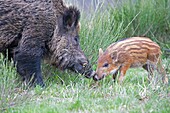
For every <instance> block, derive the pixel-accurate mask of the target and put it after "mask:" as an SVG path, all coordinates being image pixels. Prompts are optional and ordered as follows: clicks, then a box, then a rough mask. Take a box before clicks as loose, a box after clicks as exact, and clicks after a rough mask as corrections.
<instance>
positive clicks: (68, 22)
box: [63, 6, 80, 30]
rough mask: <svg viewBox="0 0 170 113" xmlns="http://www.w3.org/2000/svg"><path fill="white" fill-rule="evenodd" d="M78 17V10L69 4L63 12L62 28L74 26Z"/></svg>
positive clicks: (77, 21)
mask: <svg viewBox="0 0 170 113" xmlns="http://www.w3.org/2000/svg"><path fill="white" fill-rule="evenodd" d="M79 19H80V11H79V10H78V9H77V8H75V7H73V6H70V7H69V8H67V9H66V11H65V12H64V14H63V25H64V28H66V29H67V30H69V29H70V28H73V27H74V28H76V27H77V25H78V23H79Z"/></svg>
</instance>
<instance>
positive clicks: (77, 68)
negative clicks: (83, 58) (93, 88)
mask: <svg viewBox="0 0 170 113" xmlns="http://www.w3.org/2000/svg"><path fill="white" fill-rule="evenodd" d="M68 69H69V70H71V71H73V72H75V73H80V74H82V75H84V76H85V77H86V78H91V77H93V75H94V74H95V72H94V71H93V70H92V68H91V66H89V64H86V65H84V64H81V63H72V64H71V63H70V64H69V66H68Z"/></svg>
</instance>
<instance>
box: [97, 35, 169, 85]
mask: <svg viewBox="0 0 170 113" xmlns="http://www.w3.org/2000/svg"><path fill="white" fill-rule="evenodd" d="M160 57H161V50H160V47H159V45H158V44H156V43H155V42H153V41H152V40H150V39H149V38H144V37H132V38H127V39H125V40H122V41H119V42H116V43H113V44H111V45H110V46H109V47H108V48H107V49H106V51H105V52H102V50H101V49H100V51H99V59H98V65H97V71H96V73H97V75H96V76H95V77H94V79H96V80H99V79H102V78H103V77H104V76H106V75H109V74H110V73H111V74H113V78H115V76H116V74H117V72H118V71H120V77H119V82H122V81H123V78H124V76H125V74H126V71H127V70H128V69H129V68H131V67H140V66H143V68H144V69H145V70H147V71H148V73H149V76H148V77H149V79H150V78H151V75H152V74H153V72H152V71H153V70H154V69H157V70H158V71H159V72H160V73H161V74H162V75H163V82H164V83H168V78H167V76H166V73H165V71H164V69H163V67H162V65H161V58H160Z"/></svg>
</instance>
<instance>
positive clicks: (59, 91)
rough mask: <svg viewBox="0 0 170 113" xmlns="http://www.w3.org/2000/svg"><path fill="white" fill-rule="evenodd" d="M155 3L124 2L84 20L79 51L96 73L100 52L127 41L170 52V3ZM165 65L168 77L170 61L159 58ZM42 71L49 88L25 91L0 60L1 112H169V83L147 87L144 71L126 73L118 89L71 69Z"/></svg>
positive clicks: (107, 81)
mask: <svg viewBox="0 0 170 113" xmlns="http://www.w3.org/2000/svg"><path fill="white" fill-rule="evenodd" d="M154 1H155V0H136V2H135V3H133V4H132V3H131V2H125V3H123V6H122V7H116V8H114V9H113V8H109V9H107V10H105V11H103V12H101V11H96V13H95V14H93V15H92V16H91V17H88V18H86V16H82V18H81V28H82V29H81V32H80V37H81V39H80V41H81V47H82V49H83V50H84V51H85V54H86V55H87V57H88V58H89V59H90V61H91V63H92V64H93V68H94V69H96V61H97V58H98V49H99V48H103V49H105V48H106V47H107V46H108V45H110V44H111V43H113V42H115V41H117V40H119V39H122V38H125V37H130V36H142V35H143V34H145V36H148V37H150V38H152V39H153V40H154V41H156V42H158V43H159V44H160V45H161V48H162V49H164V48H170V43H169V40H170V34H169V31H170V10H169V9H170V6H169V5H168V4H170V3H169V2H170V1H169V0H157V1H156V2H154ZM150 26H152V27H150ZM148 28H149V29H148ZM166 30H167V31H166ZM160 37H162V38H160ZM163 56H164V54H163ZM163 65H164V67H165V69H166V72H167V75H168V76H169V77H170V69H169V66H170V58H169V57H167V58H164V59H163ZM42 68H43V75H45V76H44V80H45V83H46V86H47V88H45V89H41V88H40V87H36V88H27V87H25V85H24V84H23V83H21V82H20V80H19V77H18V75H17V73H16V69H15V67H13V63H9V62H8V63H5V62H4V60H3V57H2V55H1V56H0V112H5V113H8V112H14V113H20V112H21V113H39V112H41V113H54V112H55V113H65V112H88V113H89V112H112V113H113V112H115V113H117V112H122V113H124V112H125V113H126V112H131V113H138V112H157V113H169V112H170V85H168V86H167V85H163V84H162V82H161V81H158V82H157V83H154V80H153V81H152V82H151V83H150V84H149V83H148V81H147V72H146V71H144V70H143V69H140V68H139V69H130V70H128V72H127V74H126V76H125V79H124V82H123V84H121V85H120V84H118V83H117V82H116V83H114V82H113V81H112V79H111V78H112V77H111V76H108V77H107V78H105V79H103V80H102V81H100V82H99V83H98V85H96V86H95V83H94V81H93V80H92V79H86V78H85V77H83V76H81V75H78V74H75V73H72V72H70V71H67V72H61V71H59V70H56V69H55V68H54V67H51V66H48V65H43V67H42Z"/></svg>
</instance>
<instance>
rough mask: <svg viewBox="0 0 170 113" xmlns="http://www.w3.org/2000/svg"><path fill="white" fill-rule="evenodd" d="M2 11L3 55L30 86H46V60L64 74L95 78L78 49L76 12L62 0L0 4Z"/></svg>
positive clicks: (11, 0) (6, 0) (3, 1)
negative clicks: (72, 72)
mask: <svg viewBox="0 0 170 113" xmlns="http://www.w3.org/2000/svg"><path fill="white" fill-rule="evenodd" d="M0 9H1V10H0V52H2V53H3V54H4V55H5V56H8V59H13V60H14V61H15V63H16V67H17V72H18V73H19V74H20V75H21V76H22V77H23V79H24V80H25V81H26V82H27V83H29V84H30V85H33V84H34V83H35V84H38V85H41V86H44V82H43V79H42V74H41V61H42V60H43V59H45V61H47V63H49V64H51V65H54V66H56V67H58V68H60V69H62V70H65V69H70V70H73V71H74V72H78V73H81V74H84V75H85V76H86V77H92V76H93V74H94V71H93V70H92V68H91V65H90V63H89V61H88V59H87V58H86V56H85V55H84V53H83V51H82V50H81V48H80V45H79V35H78V34H79V19H80V12H79V10H78V9H77V8H75V7H74V6H69V7H66V6H65V5H64V3H63V1H62V0H1V1H0ZM7 51H8V53H7ZM6 53H7V54H8V55H7V54H6ZM32 78H33V79H32ZM30 79H32V80H31V81H30Z"/></svg>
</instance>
